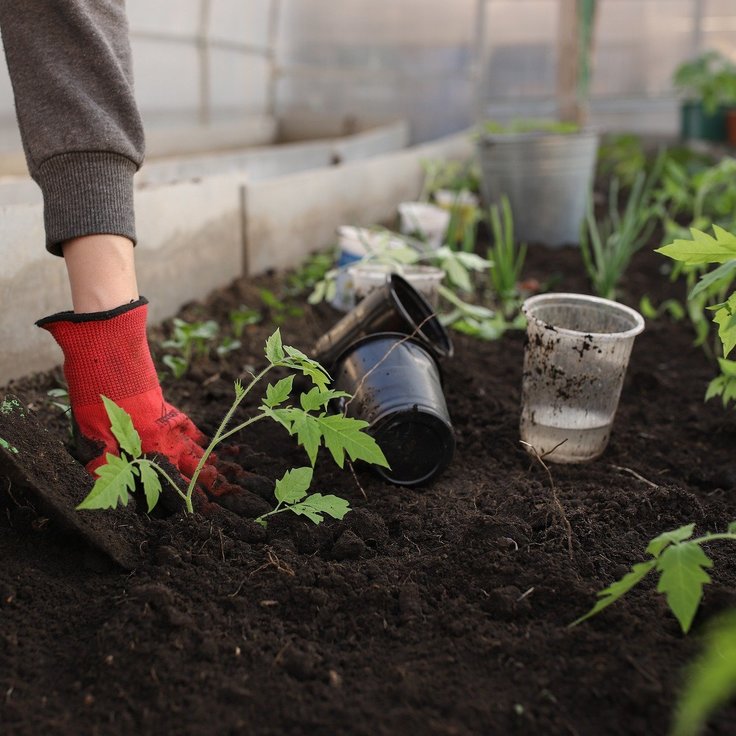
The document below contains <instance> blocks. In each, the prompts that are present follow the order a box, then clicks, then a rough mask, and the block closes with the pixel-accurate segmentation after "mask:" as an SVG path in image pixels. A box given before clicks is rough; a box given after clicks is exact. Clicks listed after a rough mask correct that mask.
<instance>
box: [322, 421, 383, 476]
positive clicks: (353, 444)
mask: <svg viewBox="0 0 736 736" xmlns="http://www.w3.org/2000/svg"><path fill="white" fill-rule="evenodd" d="M316 421H317V423H318V424H319V429H320V432H321V434H322V436H323V437H324V442H325V447H326V448H327V449H328V450H329V451H330V453H332V458H333V459H334V461H335V462H336V463H337V465H338V467H340V468H342V467H343V464H344V461H345V453H347V454H348V456H349V457H350V459H351V460H365V461H366V462H368V463H372V464H373V465H380V466H381V467H384V468H387V467H389V465H388V461H387V460H386V456H385V455H384V454H383V451H382V450H381V448H380V447H379V446H378V443H377V442H376V441H375V440H374V439H373V437H371V436H370V435H369V434H366V433H365V432H364V431H363V430H364V429H366V428H367V427H368V426H369V424H368V422H364V421H363V420H361V419H353V418H352V417H345V416H343V415H342V414H330V415H326V414H323V415H322V416H320V417H317V418H316Z"/></svg>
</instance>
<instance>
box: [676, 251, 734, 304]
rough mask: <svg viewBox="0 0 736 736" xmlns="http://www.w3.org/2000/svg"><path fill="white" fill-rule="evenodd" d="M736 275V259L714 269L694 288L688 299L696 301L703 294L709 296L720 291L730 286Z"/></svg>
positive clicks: (702, 277)
mask: <svg viewBox="0 0 736 736" xmlns="http://www.w3.org/2000/svg"><path fill="white" fill-rule="evenodd" d="M734 273H736V259H734V260H732V261H726V262H725V263H722V264H721V265H720V266H718V268H714V269H713V270H712V271H709V272H708V273H706V274H705V275H704V276H701V278H700V281H698V283H697V284H696V285H695V286H694V287H693V288H692V290H691V291H690V293H689V294H688V297H687V298H688V299H690V300H692V299H696V298H697V297H698V296H700V295H701V294H707V293H710V292H711V291H716V292H717V291H718V289H719V288H720V287H722V286H725V285H726V284H728V283H729V282H730V281H731V279H733V277H734Z"/></svg>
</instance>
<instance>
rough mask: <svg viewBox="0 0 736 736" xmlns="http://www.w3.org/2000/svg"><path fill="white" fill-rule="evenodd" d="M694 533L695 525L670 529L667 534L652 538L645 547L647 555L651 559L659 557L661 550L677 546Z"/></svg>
mask: <svg viewBox="0 0 736 736" xmlns="http://www.w3.org/2000/svg"><path fill="white" fill-rule="evenodd" d="M694 531H695V524H686V525H685V526H681V527H678V528H677V529H672V530H671V531H668V532H663V533H662V534H659V535H658V536H656V537H654V539H652V541H651V542H649V544H648V545H647V553H648V554H650V555H651V556H652V557H659V555H660V553H661V552H662V550H663V549H664V548H665V547H667V546H669V545H670V544H677V543H678V542H683V541H685V540H686V539H690V537H692V535H693V532H694Z"/></svg>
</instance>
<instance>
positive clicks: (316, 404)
mask: <svg viewBox="0 0 736 736" xmlns="http://www.w3.org/2000/svg"><path fill="white" fill-rule="evenodd" d="M340 398H350V394H349V393H346V392H345V391H333V390H331V389H330V390H325V389H321V388H319V386H314V388H312V389H310V390H309V391H308V392H307V393H306V394H302V395H301V396H300V398H299V403H300V404H301V407H302V409H304V411H317V410H318V409H322V408H323V407H326V406H327V404H328V403H329V402H330V401H332V399H340Z"/></svg>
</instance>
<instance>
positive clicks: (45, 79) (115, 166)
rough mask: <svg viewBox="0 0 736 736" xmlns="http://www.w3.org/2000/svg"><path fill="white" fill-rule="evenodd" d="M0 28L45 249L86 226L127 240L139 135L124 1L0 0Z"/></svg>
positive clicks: (56, 247) (57, 248) (131, 231)
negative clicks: (39, 199)
mask: <svg viewBox="0 0 736 736" xmlns="http://www.w3.org/2000/svg"><path fill="white" fill-rule="evenodd" d="M0 29H1V30H2V40H3V45H4V47H5V56H6V59H7V62H8V70H9V72H10V78H11V81H12V84H13V93H14V96H15V107H16V113H17V116H18V124H19V126H20V131H21V137H22V139H23V147H24V150H25V154H26V160H27V162H28V169H29V171H30V173H31V176H32V177H33V178H34V179H35V181H36V182H37V183H38V184H39V186H40V187H41V190H42V192H43V199H44V223H45V227H46V247H47V248H48V249H49V250H50V251H51V252H52V253H55V254H57V255H61V243H63V242H64V241H65V240H68V239H70V238H75V237H79V236H82V235H91V234H95V233H111V234H115V235H123V236H125V237H127V238H130V239H131V240H132V241H133V242H135V240H136V235H135V218H134V212H133V175H134V174H135V172H136V171H137V170H138V168H139V166H140V165H141V162H142V160H143V151H144V138H143V126H142V124H141V119H140V115H139V112H138V108H137V106H136V102H135V97H134V93H133V75H132V64H131V54H130V45H129V40H128V22H127V18H126V15H125V2H124V0H20V1H19V0H0Z"/></svg>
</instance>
